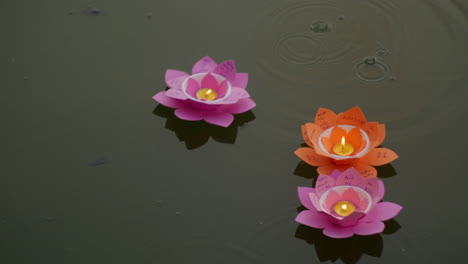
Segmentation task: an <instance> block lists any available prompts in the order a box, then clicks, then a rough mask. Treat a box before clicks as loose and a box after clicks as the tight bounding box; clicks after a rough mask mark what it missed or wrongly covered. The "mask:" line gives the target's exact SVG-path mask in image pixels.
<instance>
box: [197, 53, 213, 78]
mask: <svg viewBox="0 0 468 264" xmlns="http://www.w3.org/2000/svg"><path fill="white" fill-rule="evenodd" d="M216 66H217V64H216V62H215V61H214V60H213V59H212V58H210V57H208V56H205V57H203V58H202V59H201V60H199V61H198V62H197V63H195V65H193V68H192V75H193V74H197V73H202V72H212V71H213V70H214V69H215V68H216Z"/></svg>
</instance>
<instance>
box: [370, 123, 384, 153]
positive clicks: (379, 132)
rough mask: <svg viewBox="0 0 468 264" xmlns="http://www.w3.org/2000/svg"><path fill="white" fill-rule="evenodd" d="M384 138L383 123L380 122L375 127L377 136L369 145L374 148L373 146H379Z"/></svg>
mask: <svg viewBox="0 0 468 264" xmlns="http://www.w3.org/2000/svg"><path fill="white" fill-rule="evenodd" d="M384 139H385V124H380V125H378V127H377V136H376V138H375V141H374V142H373V144H372V146H371V147H373V148H375V147H378V146H380V145H381V144H382V142H383V141H384Z"/></svg>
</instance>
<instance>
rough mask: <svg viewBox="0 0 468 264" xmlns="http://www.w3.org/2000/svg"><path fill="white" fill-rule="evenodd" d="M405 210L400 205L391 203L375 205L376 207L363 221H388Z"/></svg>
mask: <svg viewBox="0 0 468 264" xmlns="http://www.w3.org/2000/svg"><path fill="white" fill-rule="evenodd" d="M401 209H403V207H401V206H400V205H398V204H395V203H391V202H381V203H378V204H376V205H375V207H374V208H373V209H372V210H371V211H370V212H369V213H368V214H367V215H366V217H364V219H362V221H364V222H366V223H369V222H375V221H386V220H388V219H392V218H393V217H395V216H396V215H397V214H398V213H399V212H400V211H401Z"/></svg>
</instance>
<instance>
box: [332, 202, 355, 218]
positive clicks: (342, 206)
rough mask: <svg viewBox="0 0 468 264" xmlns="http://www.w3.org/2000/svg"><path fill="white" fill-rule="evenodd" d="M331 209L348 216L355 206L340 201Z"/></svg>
mask: <svg viewBox="0 0 468 264" xmlns="http://www.w3.org/2000/svg"><path fill="white" fill-rule="evenodd" d="M333 210H335V213H337V214H338V215H340V216H348V215H350V214H352V213H353V212H354V211H356V207H355V206H354V204H352V203H350V202H348V201H340V202H337V203H336V204H335V205H334V206H333Z"/></svg>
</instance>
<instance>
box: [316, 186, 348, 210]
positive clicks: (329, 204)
mask: <svg viewBox="0 0 468 264" xmlns="http://www.w3.org/2000/svg"><path fill="white" fill-rule="evenodd" d="M316 190H317V189H316ZM340 200H342V199H341V197H340V195H339V194H338V193H337V192H335V191H334V190H330V191H329V192H328V196H327V200H326V201H325V206H326V208H324V209H325V210H326V212H330V211H331V210H332V208H333V206H335V204H336V203H337V202H339V201H340Z"/></svg>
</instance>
